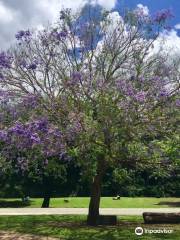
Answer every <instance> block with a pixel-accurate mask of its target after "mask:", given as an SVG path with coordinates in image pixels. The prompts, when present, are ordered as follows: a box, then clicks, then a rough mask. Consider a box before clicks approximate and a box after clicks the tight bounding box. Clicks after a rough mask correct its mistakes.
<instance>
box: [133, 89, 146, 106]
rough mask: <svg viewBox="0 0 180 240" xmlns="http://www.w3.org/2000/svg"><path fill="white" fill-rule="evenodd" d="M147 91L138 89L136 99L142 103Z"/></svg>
mask: <svg viewBox="0 0 180 240" xmlns="http://www.w3.org/2000/svg"><path fill="white" fill-rule="evenodd" d="M146 95H147V93H146V92H144V91H140V92H138V93H137V94H136V95H135V99H136V101H138V102H140V103H143V102H144V101H145V100H146Z"/></svg>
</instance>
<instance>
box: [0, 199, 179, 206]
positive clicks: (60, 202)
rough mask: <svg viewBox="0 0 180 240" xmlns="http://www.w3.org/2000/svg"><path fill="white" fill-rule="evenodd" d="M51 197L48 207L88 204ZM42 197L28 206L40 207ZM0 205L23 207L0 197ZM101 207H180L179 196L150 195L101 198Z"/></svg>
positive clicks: (86, 202) (19, 200)
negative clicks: (159, 196) (115, 198)
mask: <svg viewBox="0 0 180 240" xmlns="http://www.w3.org/2000/svg"><path fill="white" fill-rule="evenodd" d="M66 199H68V200H69V202H65V201H64V198H52V199H51V201H50V207H54V208H55V207H59V208H61V207H62V208H66V207H67V208H86V207H88V204H89V198H88V197H71V198H66ZM41 204H42V198H32V199H31V201H30V205H29V206H25V207H41ZM0 207H23V204H22V202H21V199H0ZM101 207H102V208H166V207H180V198H151V197H146V198H145V197H136V198H128V197H122V198H121V199H120V200H112V197H102V198H101Z"/></svg>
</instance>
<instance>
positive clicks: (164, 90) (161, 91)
mask: <svg viewBox="0 0 180 240" xmlns="http://www.w3.org/2000/svg"><path fill="white" fill-rule="evenodd" d="M168 96H169V92H168V91H167V89H162V90H160V92H159V97H162V98H163V97H168Z"/></svg>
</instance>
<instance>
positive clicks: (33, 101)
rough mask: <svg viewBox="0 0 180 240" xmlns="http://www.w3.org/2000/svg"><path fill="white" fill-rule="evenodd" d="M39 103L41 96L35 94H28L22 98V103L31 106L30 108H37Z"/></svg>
mask: <svg viewBox="0 0 180 240" xmlns="http://www.w3.org/2000/svg"><path fill="white" fill-rule="evenodd" d="M38 103H39V97H38V96H37V95H34V94H28V95H26V96H24V97H23V99H22V104H23V105H24V107H30V108H35V107H37V106H38Z"/></svg>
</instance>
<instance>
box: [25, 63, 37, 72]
mask: <svg viewBox="0 0 180 240" xmlns="http://www.w3.org/2000/svg"><path fill="white" fill-rule="evenodd" d="M27 68H28V69H29V70H36V68H37V64H36V63H31V64H29V65H28V67H27Z"/></svg>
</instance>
